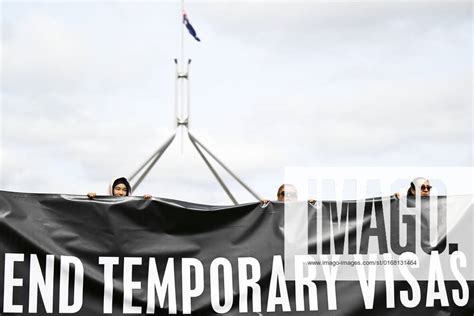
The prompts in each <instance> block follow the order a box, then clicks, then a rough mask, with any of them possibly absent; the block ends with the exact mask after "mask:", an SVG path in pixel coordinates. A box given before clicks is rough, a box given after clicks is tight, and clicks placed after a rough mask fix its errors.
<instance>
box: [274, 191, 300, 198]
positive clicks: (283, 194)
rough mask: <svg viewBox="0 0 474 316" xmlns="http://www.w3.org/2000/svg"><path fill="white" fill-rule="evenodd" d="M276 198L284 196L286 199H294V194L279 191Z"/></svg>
mask: <svg viewBox="0 0 474 316" xmlns="http://www.w3.org/2000/svg"><path fill="white" fill-rule="evenodd" d="M278 196H284V197H286V198H294V197H296V192H291V191H290V192H285V191H281V192H280V193H278Z"/></svg>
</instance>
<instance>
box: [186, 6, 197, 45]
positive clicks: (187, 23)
mask: <svg viewBox="0 0 474 316" xmlns="http://www.w3.org/2000/svg"><path fill="white" fill-rule="evenodd" d="M183 23H184V25H185V26H186V28H187V29H188V31H189V34H191V35H192V36H193V37H194V39H196V41H198V42H200V41H201V40H200V39H199V37H197V34H196V30H195V29H194V27H193V26H192V25H191V22H189V19H188V16H187V15H186V13H185V12H183Z"/></svg>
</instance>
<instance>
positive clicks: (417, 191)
mask: <svg viewBox="0 0 474 316" xmlns="http://www.w3.org/2000/svg"><path fill="white" fill-rule="evenodd" d="M431 188H432V186H431V185H430V181H429V180H428V179H426V178H423V177H418V178H415V179H413V181H412V182H411V183H410V188H409V189H408V191H407V196H411V197H414V196H417V195H419V196H430V194H431ZM395 197H396V198H397V199H399V198H400V193H399V192H397V193H395Z"/></svg>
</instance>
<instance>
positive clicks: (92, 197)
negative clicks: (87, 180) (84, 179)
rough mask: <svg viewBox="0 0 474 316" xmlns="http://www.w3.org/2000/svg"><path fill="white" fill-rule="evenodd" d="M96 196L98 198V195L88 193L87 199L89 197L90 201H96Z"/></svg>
mask: <svg viewBox="0 0 474 316" xmlns="http://www.w3.org/2000/svg"><path fill="white" fill-rule="evenodd" d="M96 196H97V194H96V193H95V192H89V193H87V197H88V198H89V199H91V200H92V199H95V197H96Z"/></svg>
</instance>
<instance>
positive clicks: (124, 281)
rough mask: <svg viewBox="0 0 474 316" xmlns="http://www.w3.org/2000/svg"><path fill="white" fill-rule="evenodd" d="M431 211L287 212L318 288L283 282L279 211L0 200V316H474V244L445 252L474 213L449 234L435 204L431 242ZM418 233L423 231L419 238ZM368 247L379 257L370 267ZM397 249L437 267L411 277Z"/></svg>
mask: <svg viewBox="0 0 474 316" xmlns="http://www.w3.org/2000/svg"><path fill="white" fill-rule="evenodd" d="M405 202H406V203H408V204H410V203H413V205H416V203H421V204H419V205H421V206H420V208H421V210H422V211H421V216H419V215H412V217H410V215H407V214H405V213H403V211H401V208H400V204H401V203H405ZM429 202H430V201H429V199H422V201H421V202H420V201H399V200H397V199H393V198H392V199H388V198H387V199H385V200H383V199H369V200H367V201H362V202H360V201H359V202H357V201H345V202H344V203H342V204H340V203H339V204H338V203H336V202H334V201H324V202H318V204H317V205H316V206H313V205H309V204H307V203H297V204H295V205H296V206H295V207H296V208H300V209H303V212H304V213H302V214H303V217H304V216H306V218H305V223H307V224H305V225H306V226H305V225H302V227H301V232H303V233H304V234H303V236H305V238H306V236H307V245H304V247H303V248H304V249H305V251H306V252H305V253H302V254H301V257H298V258H299V259H298V260H296V261H295V262H296V263H294V262H293V263H292V265H295V266H296V267H297V268H295V269H296V270H295V271H300V270H298V269H299V268H298V267H299V266H298V264H299V263H301V262H303V264H302V265H301V269H302V270H305V271H306V270H308V271H309V269H314V273H316V274H317V276H318V277H317V278H314V280H312V281H308V278H305V279H298V277H296V278H293V277H288V276H287V275H286V272H287V271H284V270H285V269H288V267H289V266H290V265H289V262H287V261H288V258H287V256H288V253H289V252H288V249H285V247H287V248H288V244H291V236H288V235H285V234H288V230H287V228H286V227H285V219H286V223H287V224H288V218H291V216H292V214H289V213H287V214H286V216H285V212H289V209H288V207H286V208H285V205H284V203H278V202H272V203H270V204H269V205H268V206H266V207H262V206H261V205H260V204H259V203H253V204H245V205H239V206H232V207H215V206H208V205H198V204H192V203H187V202H182V201H173V200H165V199H153V200H150V201H147V200H143V199H141V198H133V197H132V198H130V197H124V198H116V197H98V198H97V199H96V200H89V199H88V198H87V197H84V196H72V195H50V194H24V193H12V192H0V249H1V253H0V314H1V313H3V314H18V315H28V314H36V315H47V314H53V315H62V314H71V313H72V314H75V315H103V314H106V315H108V314H111V315H124V314H135V315H145V314H154V315H168V314H192V315H217V314H229V315H247V314H248V315H280V314H281V315H283V314H285V315H314V314H320V315H381V314H384V315H415V314H416V315H470V316H472V315H473V313H474V298H473V297H474V295H473V293H474V281H473V278H472V270H473V266H472V251H471V249H472V243H471V244H469V245H467V246H466V245H463V244H460V243H459V242H457V243H454V242H450V241H451V240H450V235H449V232H450V231H451V229H452V227H454V231H457V233H458V234H459V232H460V231H459V229H460V228H459V227H471V231H470V232H469V234H471V235H472V207H471V205H470V204H469V209H468V211H467V212H464V213H463V214H467V215H468V216H470V217H468V218H469V219H470V220H471V222H470V223H469V222H467V223H466V222H465V221H464V222H463V217H459V219H458V220H459V223H457V224H459V225H461V224H465V225H467V226H459V227H457V226H456V225H457V224H456V223H455V224H454V225H453V224H452V220H450V221H451V222H450V221H449V220H448V221H447V220H446V219H445V218H444V217H443V216H445V214H446V212H448V213H449V211H450V210H446V198H445V197H440V198H438V200H437V205H438V208H440V206H441V208H442V209H443V211H441V212H439V213H438V218H437V220H438V223H441V224H440V225H437V227H438V237H439V238H438V241H437V243H436V244H435V245H433V244H432V243H431V244H430V241H429V236H430V231H429V229H427V228H426V227H429V226H430V221H429V218H430V216H429V213H428V215H427V216H423V214H424V213H423V212H425V211H426V210H427V211H426V212H429V211H430V209H429ZM357 203H359V204H361V205H362V207H359V208H358V207H356V204H357ZM387 205H388V209H387ZM408 206H410V205H408ZM357 210H360V211H357ZM432 211H433V210H431V212H432ZM361 212H362V213H361ZM400 212H401V213H400ZM426 212H425V213H426ZM318 214H319V215H318ZM295 216H296V215H295ZM357 216H361V218H362V220H358V219H357ZM464 219H465V218H464ZM446 223H448V224H449V225H448V224H446ZM344 225H347V230H345V229H342V228H341V227H346V226H344ZM330 226H332V228H331V229H329V227H330ZM415 227H421V228H419V229H417V230H416V231H417V232H418V233H417V234H418V235H417V236H419V237H418V239H417V237H416V236H415ZM446 227H447V228H446ZM411 228H413V233H412V232H411ZM357 229H359V230H360V233H359V232H357ZM404 231H405V233H403V232H404ZM400 232H401V233H400ZM466 234H467V232H466ZM410 235H413V236H410ZM321 236H322V237H321ZM411 237H413V238H411ZM321 238H322V240H321ZM374 243H375V244H377V247H376V249H377V253H376V255H377V256H378V257H377V258H376V259H375V260H372V261H373V262H369V259H367V258H368V257H366V256H368V255H370V254H371V253H372V254H373V250H372V248H373V247H372V246H370V245H373V244H374ZM285 245H286V246H285ZM417 245H418V246H417ZM465 247H470V248H469V249H467V248H465ZM417 248H419V249H421V251H419V250H417ZM463 250H465V252H466V253H467V254H463V253H462V251H463ZM417 251H419V252H422V254H418V253H417ZM405 252H410V253H416V255H419V256H420V257H419V258H421V257H423V256H424V257H434V259H435V260H433V261H430V263H429V265H425V263H424V261H423V260H422V259H419V260H420V262H418V263H417V264H418V266H417V268H414V266H413V267H411V266H410V265H412V264H413V263H414V262H416V261H417V258H418V257H417V256H416V255H415V256H414V257H413V256H412V257H406V258H405V259H404V257H403V253H405ZM285 253H286V255H285ZM383 254H393V255H394V256H395V257H394V258H393V260H392V259H387V258H386V257H383ZM334 255H345V257H344V260H342V259H341V257H334ZM399 255H401V256H400V257H399ZM438 257H439V259H438ZM311 258H312V259H311ZM347 258H352V259H347ZM410 258H414V259H413V260H412V259H410ZM372 259H373V258H372ZM445 259H446V260H447V261H446V262H448V263H447V264H445V261H444V260H445ZM305 260H306V261H305ZM370 260H371V259H370ZM323 261H324V262H323ZM343 265H344V266H345V267H344V268H342V266H343ZM369 265H372V266H377V269H379V270H377V273H379V272H380V273H381V275H384V273H388V272H387V271H391V270H390V269H395V270H396V271H400V273H401V274H400V275H401V276H403V277H405V279H400V278H399V277H397V276H395V277H394V278H393V280H390V279H389V280H386V279H385V278H384V277H380V275H379V274H377V275H378V277H377V279H374V278H373V277H372V276H371V275H370V267H369ZM401 265H403V266H407V268H406V269H405V268H401V267H398V266H401ZM322 266H327V269H325V270H324V269H323V268H322ZM336 266H341V271H343V269H346V270H347V271H353V272H352V276H354V275H355V276H356V277H355V279H350V278H349V279H347V278H346V277H344V278H341V277H338V278H337V279H335V280H329V279H325V276H326V273H330V271H333V272H334V273H336V270H330V269H331V268H332V269H335V267H336ZM356 266H359V267H356ZM388 266H390V267H391V268H390V269H389V268H388ZM395 267H396V268H395ZM350 269H352V270H350ZM364 269H365V270H364ZM413 269H418V270H423V269H425V270H426V271H425V272H426V273H428V272H427V271H428V270H429V273H428V275H429V276H435V277H436V279H430V278H428V279H418V280H415V282H413V278H410V277H407V275H408V274H409V273H408V272H406V271H414V270H413ZM374 270H375V268H374ZM448 270H449V271H448ZM308 271H306V274H308V273H309V272H308ZM364 271H365V272H364ZM466 271H467V272H466ZM323 272H324V273H323ZM421 272H423V271H421ZM296 273H299V272H296ZM390 273H391V272H390ZM397 273H398V272H395V275H397ZM407 273H408V274H407ZM374 275H375V272H374ZM448 275H452V276H451V277H450V276H448ZM357 276H359V277H357ZM361 276H363V277H362V278H361Z"/></svg>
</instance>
